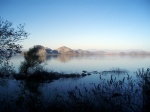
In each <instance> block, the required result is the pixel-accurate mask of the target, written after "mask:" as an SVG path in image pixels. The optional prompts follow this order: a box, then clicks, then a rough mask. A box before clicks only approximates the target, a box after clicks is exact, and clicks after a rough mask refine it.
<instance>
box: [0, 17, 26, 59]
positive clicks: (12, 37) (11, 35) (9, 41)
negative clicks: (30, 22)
mask: <svg viewBox="0 0 150 112" xmlns="http://www.w3.org/2000/svg"><path fill="white" fill-rule="evenodd" d="M12 25H13V24H12V23H11V22H9V21H7V20H3V19H2V18H0V59H5V58H10V57H11V56H12V54H14V53H18V52H20V48H22V46H21V45H20V44H19V42H20V41H21V40H24V39H26V38H27V36H28V33H27V32H26V31H25V30H24V25H21V24H19V26H18V27H17V28H14V27H13V26H12Z"/></svg>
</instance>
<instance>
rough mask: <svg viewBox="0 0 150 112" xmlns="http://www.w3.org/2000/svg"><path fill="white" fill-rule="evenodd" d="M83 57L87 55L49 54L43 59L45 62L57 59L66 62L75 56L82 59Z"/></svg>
mask: <svg viewBox="0 0 150 112" xmlns="http://www.w3.org/2000/svg"><path fill="white" fill-rule="evenodd" d="M83 57H85V55H49V56H46V57H43V58H42V59H43V62H45V61H47V60H52V59H56V60H58V61H59V62H62V63H66V62H69V61H71V60H73V59H75V58H78V59H80V58H83Z"/></svg>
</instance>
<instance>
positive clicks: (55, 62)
mask: <svg viewBox="0 0 150 112" xmlns="http://www.w3.org/2000/svg"><path fill="white" fill-rule="evenodd" d="M41 58H42V60H43V63H42V65H43V66H44V68H46V69H47V70H48V71H55V72H64V73H81V72H82V71H83V70H86V71H88V72H92V71H104V70H111V69H116V68H120V69H125V70H127V71H131V72H134V71H136V70H138V69H141V68H145V69H147V68H148V67H150V63H149V62H150V56H148V55H125V56H121V55H74V56H73V55H55V56H47V57H41ZM23 60H24V57H23V56H22V55H17V56H14V57H13V58H12V59H11V62H12V63H13V65H14V66H15V69H16V70H17V71H18V67H19V66H20V62H22V61H23Z"/></svg>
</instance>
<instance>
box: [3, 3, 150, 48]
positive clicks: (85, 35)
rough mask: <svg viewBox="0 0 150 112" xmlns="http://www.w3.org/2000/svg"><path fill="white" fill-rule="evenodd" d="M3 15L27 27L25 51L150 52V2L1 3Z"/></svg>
mask: <svg viewBox="0 0 150 112" xmlns="http://www.w3.org/2000/svg"><path fill="white" fill-rule="evenodd" d="M0 16H1V17H2V18H3V19H6V20H9V21H11V22H13V25H14V26H17V25H18V24H20V23H21V24H24V23H25V24H26V26H25V29H26V31H27V32H29V33H30V35H29V37H28V39H26V40H24V41H23V42H22V43H20V44H22V45H23V46H24V49H28V48H29V47H32V46H33V45H43V46H45V47H49V48H52V49H56V48H58V47H61V46H68V47H70V48H73V49H78V48H81V49H113V50H114V49H116V50H129V49H140V50H149V51H150V44H149V42H150V1H149V0H0Z"/></svg>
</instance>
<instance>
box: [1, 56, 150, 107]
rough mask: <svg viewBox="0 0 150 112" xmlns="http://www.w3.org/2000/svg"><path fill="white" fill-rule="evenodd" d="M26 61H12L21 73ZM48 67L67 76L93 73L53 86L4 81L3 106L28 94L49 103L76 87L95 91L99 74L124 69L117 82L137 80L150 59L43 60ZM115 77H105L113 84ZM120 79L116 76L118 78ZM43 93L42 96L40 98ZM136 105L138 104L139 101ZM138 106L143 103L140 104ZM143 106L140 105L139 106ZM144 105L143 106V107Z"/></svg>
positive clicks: (138, 57) (59, 82) (13, 58)
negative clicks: (120, 80)
mask: <svg viewBox="0 0 150 112" xmlns="http://www.w3.org/2000/svg"><path fill="white" fill-rule="evenodd" d="M23 60H24V58H23V56H22V55H17V56H14V57H12V59H11V62H12V63H13V65H14V66H15V70H16V71H18V67H19V66H20V62H22V61H23ZM42 65H44V67H45V68H46V69H47V70H48V71H57V72H60V73H61V72H63V73H82V71H83V70H85V71H87V72H90V73H91V72H92V71H98V73H96V72H92V74H91V75H90V76H86V77H82V78H72V79H71V78H70V79H63V78H61V79H59V80H55V81H53V82H49V83H38V84H37V83H31V84H30V83H27V82H24V81H17V80H15V79H0V102H3V101H10V100H11V101H17V100H18V99H19V98H20V97H22V96H24V95H25V94H27V97H28V95H29V94H31V93H32V94H34V95H35V96H36V95H38V96H40V97H42V98H43V99H44V100H45V101H47V100H48V99H52V98H54V96H55V95H56V93H65V92H67V91H70V90H73V89H75V88H76V87H78V88H80V90H83V89H84V88H87V89H91V88H93V87H94V85H98V84H99V83H101V78H100V74H99V72H101V71H110V70H115V69H121V70H125V71H127V73H125V74H124V73H123V74H121V75H118V76H117V78H119V79H123V78H124V77H127V74H129V75H130V76H132V78H133V79H136V74H135V72H136V71H137V70H138V69H142V68H144V69H145V70H146V69H147V68H149V67H150V56H127V55H126V56H119V55H84V56H70V55H59V56H48V57H43V63H42ZM111 75H112V74H109V73H108V74H107V75H104V76H102V78H103V79H106V80H110V77H111ZM115 77H116V76H115ZM38 93H39V94H38ZM135 102H137V101H136V100H135ZM138 102H140V101H139V100H138ZM139 104H140V103H139ZM140 105H142V104H140Z"/></svg>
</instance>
